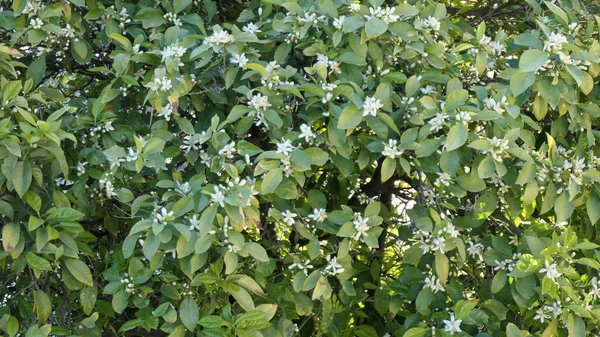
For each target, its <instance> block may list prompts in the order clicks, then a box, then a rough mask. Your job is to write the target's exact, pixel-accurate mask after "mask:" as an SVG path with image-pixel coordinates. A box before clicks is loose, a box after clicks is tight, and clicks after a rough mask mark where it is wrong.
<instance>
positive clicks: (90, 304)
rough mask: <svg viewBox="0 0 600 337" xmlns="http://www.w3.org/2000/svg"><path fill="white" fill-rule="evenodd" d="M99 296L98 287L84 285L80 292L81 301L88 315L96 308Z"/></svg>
mask: <svg viewBox="0 0 600 337" xmlns="http://www.w3.org/2000/svg"><path fill="white" fill-rule="evenodd" d="M97 296H98V289H97V288H96V287H83V289H82V290H81V292H80V293H79V302H80V303H81V308H82V309H83V312H84V313H85V314H86V315H89V314H91V313H92V311H93V310H94V305H96V297H97Z"/></svg>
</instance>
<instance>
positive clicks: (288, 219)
mask: <svg viewBox="0 0 600 337" xmlns="http://www.w3.org/2000/svg"><path fill="white" fill-rule="evenodd" d="M281 215H283V222H285V224H286V225H288V226H293V225H294V222H296V221H295V220H294V218H295V217H297V216H298V214H296V213H292V212H290V211H289V210H286V211H285V212H281Z"/></svg>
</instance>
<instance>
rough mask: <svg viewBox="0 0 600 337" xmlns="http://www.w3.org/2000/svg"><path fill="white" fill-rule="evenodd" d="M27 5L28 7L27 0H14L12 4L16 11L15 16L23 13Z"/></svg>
mask: <svg viewBox="0 0 600 337" xmlns="http://www.w3.org/2000/svg"><path fill="white" fill-rule="evenodd" d="M25 7H27V0H14V1H13V4H12V10H13V12H14V13H15V17H18V16H19V15H21V13H23V10H24V9H25Z"/></svg>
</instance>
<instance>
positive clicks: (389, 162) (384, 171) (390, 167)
mask: <svg viewBox="0 0 600 337" xmlns="http://www.w3.org/2000/svg"><path fill="white" fill-rule="evenodd" d="M395 171H396V159H392V158H389V157H386V158H385V160H384V161H383V164H382V165H381V182H385V181H387V180H388V179H390V178H391V177H392V176H393V175H394V172H395Z"/></svg>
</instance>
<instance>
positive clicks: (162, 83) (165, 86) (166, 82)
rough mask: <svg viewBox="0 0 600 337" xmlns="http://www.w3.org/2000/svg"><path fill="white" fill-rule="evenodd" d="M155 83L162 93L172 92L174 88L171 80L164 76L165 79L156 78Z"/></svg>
mask: <svg viewBox="0 0 600 337" xmlns="http://www.w3.org/2000/svg"><path fill="white" fill-rule="evenodd" d="M154 83H156V84H157V85H158V86H159V87H160V91H167V90H171V88H172V87H173V85H172V84H171V80H170V79H168V78H167V77H166V76H164V77H163V78H158V77H156V78H154Z"/></svg>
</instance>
